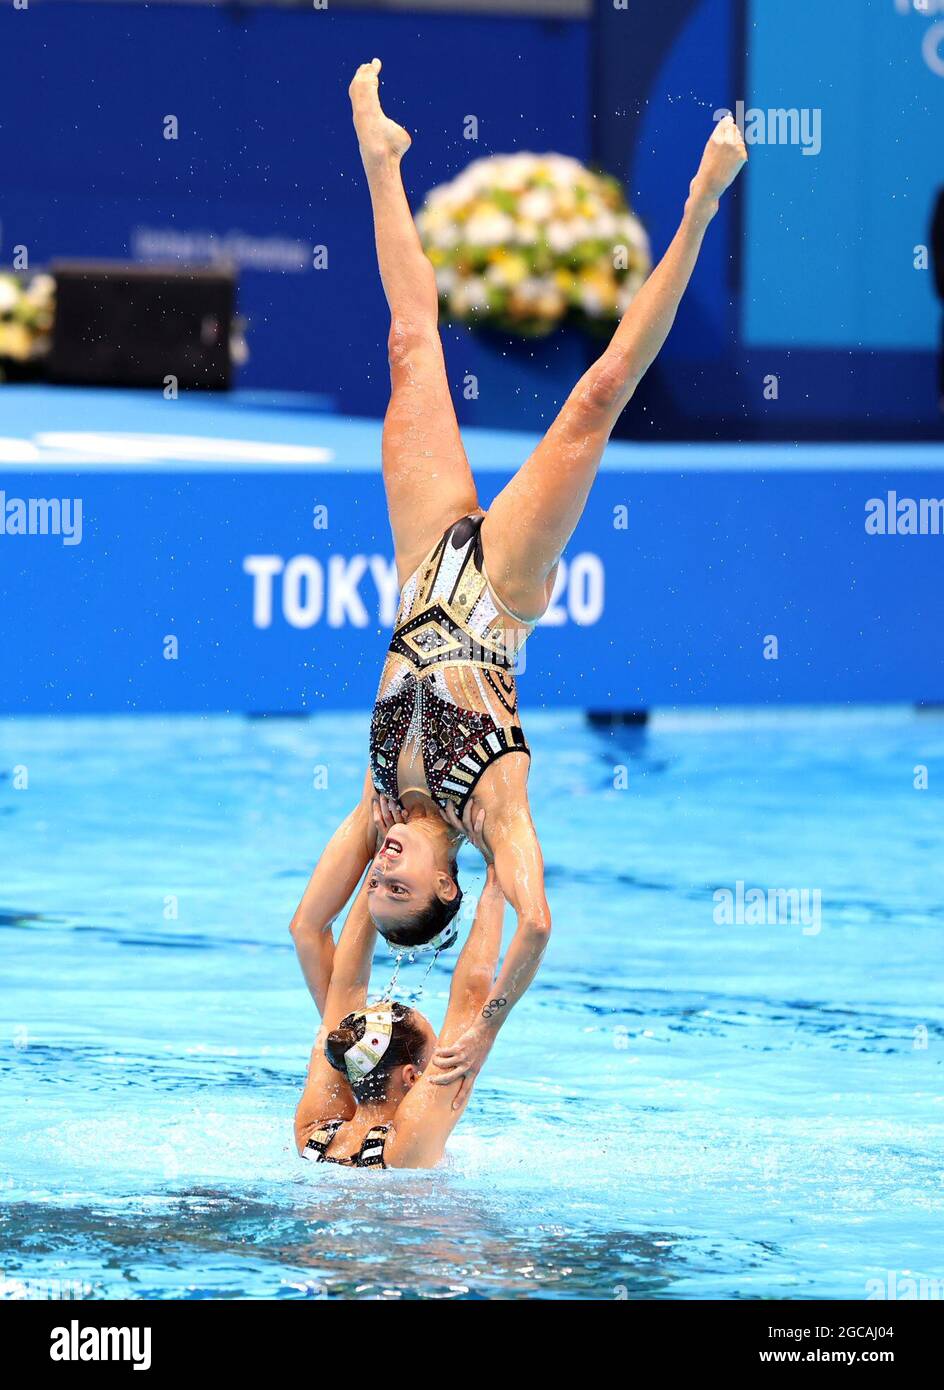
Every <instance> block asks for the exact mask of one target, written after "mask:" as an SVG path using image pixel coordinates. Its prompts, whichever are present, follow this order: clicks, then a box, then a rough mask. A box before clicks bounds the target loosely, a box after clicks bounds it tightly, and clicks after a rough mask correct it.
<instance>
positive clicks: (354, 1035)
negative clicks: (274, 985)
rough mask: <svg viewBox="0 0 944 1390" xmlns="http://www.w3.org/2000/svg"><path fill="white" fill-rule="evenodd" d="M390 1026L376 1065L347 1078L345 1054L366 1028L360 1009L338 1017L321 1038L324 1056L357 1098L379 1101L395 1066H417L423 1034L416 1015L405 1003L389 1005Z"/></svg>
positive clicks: (359, 1038) (419, 1061) (363, 1014)
mask: <svg viewBox="0 0 944 1390" xmlns="http://www.w3.org/2000/svg"><path fill="white" fill-rule="evenodd" d="M390 1014H391V1022H392V1025H393V1026H392V1028H391V1032H390V1042H389V1043H388V1045H387V1050H386V1052H384V1054H383V1056H382V1057H381V1058H380V1060H379V1062H378V1063H377V1065H376V1066H375V1067H374V1068H373V1070H372V1071H369V1072H368V1073H367V1075H366V1076H360V1077H358V1078H357V1079H356V1080H353V1081H352V1080H351V1078H350V1076H349V1075H348V1071H347V1067H346V1065H345V1060H344V1059H345V1056H346V1055H347V1053H348V1052H349V1051H350V1049H351V1048H352V1047H355V1046H356V1045H357V1044H358V1043H359V1042H360V1041H361V1039H362V1038H363V1037H364V1034H365V1033H366V1031H367V1019H366V1017H365V1013H364V1012H358V1013H353V1014H348V1016H347V1018H342V1020H341V1022H340V1023H339V1024H338V1026H337V1028H335V1029H333V1030H332V1031H331V1032H330V1033H329V1034H328V1037H327V1039H326V1041H325V1056H326V1057H327V1059H328V1061H329V1062H330V1063H331V1065H332V1067H334V1069H335V1071H339V1072H340V1073H341V1075H342V1076H343V1077H345V1078H346V1079H347V1080H348V1081H349V1082H350V1085H351V1090H352V1091H353V1092H354V1095H355V1096H356V1098H357V1100H358V1101H365V1100H366V1101H370V1100H383V1099H384V1098H385V1097H386V1094H387V1086H388V1085H389V1083H390V1077H391V1076H392V1075H393V1073H394V1072H395V1071H396V1070H397V1068H398V1067H405V1066H407V1065H412V1066H414V1067H419V1066H421V1065H422V1062H423V1052H424V1049H425V1047H426V1043H427V1034H426V1033H425V1032H424V1031H423V1029H422V1027H421V1026H420V1023H419V1015H417V1014H416V1013H415V1012H414V1011H413V1009H410V1008H407V1006H406V1005H405V1004H391V1005H390Z"/></svg>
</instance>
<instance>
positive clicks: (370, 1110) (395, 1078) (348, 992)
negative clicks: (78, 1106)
mask: <svg viewBox="0 0 944 1390" xmlns="http://www.w3.org/2000/svg"><path fill="white" fill-rule="evenodd" d="M480 847H481V846H480ZM304 906H305V904H304V901H303V904H302V908H300V909H299V914H298V922H297V923H296V932H295V935H296V945H297V946H298V951H299V958H300V961H301V964H302V968H303V970H304V974H305V979H306V982H307V984H308V987H309V989H310V991H311V994H312V997H313V998H314V1000H315V1003H316V1005H317V1007H318V1011H319V1013H320V1014H321V1017H322V1027H321V1029H320V1030H319V1033H318V1037H317V1038H316V1040H315V1045H314V1047H313V1049H312V1053H311V1061H310V1063H309V1066H308V1076H307V1079H306V1081H305V1090H304V1092H303V1094H302V1098H301V1100H300V1101H299V1104H298V1109H297V1111H296V1113H295V1144H296V1147H297V1149H298V1152H299V1153H300V1154H301V1156H302V1157H303V1158H306V1159H310V1160H311V1161H312V1162H314V1163H339V1164H344V1165H345V1166H347V1167H351V1168H433V1167H435V1165H436V1164H437V1163H438V1162H439V1160H440V1159H441V1158H442V1156H443V1151H444V1149H445V1145H446V1140H447V1139H448V1138H449V1135H450V1134H451V1133H452V1130H453V1129H454V1128H455V1126H456V1124H457V1122H458V1121H459V1119H460V1117H461V1115H462V1112H463V1110H464V1109H465V1106H466V1104H467V1102H468V1099H469V1096H470V1094H471V1089H472V1088H471V1084H468V1085H467V1084H466V1082H465V1081H464V1080H463V1081H461V1082H458V1081H453V1082H451V1083H450V1084H449V1085H448V1086H446V1087H443V1086H439V1085H435V1086H434V1085H433V1084H432V1079H431V1072H432V1066H431V1062H432V1056H433V1052H434V1050H435V1048H436V1046H437V1038H436V1034H435V1033H434V1032H433V1029H432V1026H431V1025H430V1023H429V1020H428V1019H426V1018H424V1017H423V1015H422V1014H421V1013H419V1012H418V1011H417V1010H416V1009H411V1008H407V1007H405V1006H404V1005H402V1004H397V1003H393V1002H392V1001H391V1000H380V1001H378V1002H376V1003H373V1004H370V1003H368V1002H367V988H368V982H369V980H370V967H371V960H372V957H373V954H374V943H375V940H376V934H377V929H376V927H375V926H374V923H373V921H372V920H371V917H370V914H369V912H368V909H367V882H366V880H365V882H364V884H363V885H362V887H361V889H360V891H359V892H358V894H357V897H356V898H355V900H354V904H353V906H352V908H351V910H350V912H349V914H348V917H347V921H346V922H345V924H344V930H343V931H342V933H341V937H340V940H339V942H338V944H337V949H335V948H334V942H333V939H332V937H331V933H330V932H329V933H328V934H327V935H324V934H321V933H315V935H314V936H309V935H308V934H307V933H306V931H305V914H304V911H303V909H304ZM504 909H505V899H504V896H503V894H502V891H501V889H500V888H499V886H498V879H497V877H496V874H495V869H494V865H492V864H488V865H487V873H486V880H485V887H484V888H483V890H482V894H481V896H480V898H479V902H478V908H477V911H476V914H475V921H474V923H473V924H472V929H471V931H470V933H469V936H468V939H467V941H466V943H465V945H464V947H463V948H462V951H461V953H460V955H459V959H458V961H457V962H456V967H455V970H454V971H453V974H452V982H451V987H450V990H449V1004H448V1007H447V1009H446V1018H445V1021H444V1023H443V1026H442V1031H441V1033H440V1035H439V1039H438V1045H439V1046H440V1047H448V1046H449V1044H450V1043H451V1042H452V1041H454V1040H455V1039H456V1038H457V1037H459V1036H461V1034H463V1033H464V1032H465V1031H466V1030H467V1029H468V1027H469V1026H470V1024H471V1023H472V1022H473V1021H474V1020H475V1019H476V1018H478V1017H479V1015H480V1014H481V1013H482V1011H483V1010H486V1011H487V1010H488V1008H489V1007H490V1005H491V1004H495V1003H497V1001H496V1000H494V999H493V990H492V983H493V980H494V978H495V967H496V965H497V962H498V955H499V951H500V950H501V934H502V918H503V916H504ZM460 1091H461V1095H460V1094H459V1093H460Z"/></svg>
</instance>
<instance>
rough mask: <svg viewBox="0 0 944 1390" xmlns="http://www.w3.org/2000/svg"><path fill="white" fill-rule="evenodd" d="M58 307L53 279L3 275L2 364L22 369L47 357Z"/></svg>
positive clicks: (0, 312)
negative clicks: (15, 365) (27, 364)
mask: <svg viewBox="0 0 944 1390" xmlns="http://www.w3.org/2000/svg"><path fill="white" fill-rule="evenodd" d="M55 304H56V282H55V280H53V278H52V276H51V275H34V276H32V278H30V279H21V278H20V277H19V276H17V275H0V361H3V360H6V361H7V362H12V363H16V364H17V366H21V365H23V364H25V363H29V362H32V361H34V360H35V359H37V358H40V357H42V356H43V355H44V354H45V353H46V351H47V350H48V348H49V337H50V334H51V333H52V324H53V317H54V315H55Z"/></svg>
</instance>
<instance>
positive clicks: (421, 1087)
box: [384, 865, 505, 1168]
mask: <svg viewBox="0 0 944 1390" xmlns="http://www.w3.org/2000/svg"><path fill="white" fill-rule="evenodd" d="M504 916H505V897H504V894H503V893H502V891H501V888H500V886H499V883H498V877H497V875H496V873H495V870H494V868H493V867H492V866H491V865H489V866H488V870H487V873H486V877H485V887H484V888H483V889H482V895H481V897H480V898H479V902H478V907H477V908H476V912H475V921H474V922H473V924H472V930H471V931H470V932H469V937H468V940H467V941H466V943H465V945H464V946H463V948H462V951H461V954H460V956H459V959H458V960H457V961H456V967H455V970H454V971H453V972H452V985H451V987H450V990H449V1005H448V1008H447V1009H446V1018H445V1021H444V1023H443V1026H442V1029H441V1031H440V1034H439V1040H438V1044H437V1046H443V1045H444V1044H445V1045H448V1044H449V1043H450V1042H452V1041H453V1040H454V1039H455V1038H457V1037H459V1036H460V1035H461V1034H462V1033H463V1032H465V1030H466V1029H467V1028H468V1027H469V1025H470V1024H471V1023H472V1022H473V1021H474V1020H475V1019H476V1018H477V1017H478V1016H479V1014H480V1012H481V1010H482V1009H483V1008H484V1007H485V1005H486V1004H487V1002H488V999H489V996H490V994H491V992H492V981H493V980H494V978H495V967H496V965H497V964H498V957H499V953H500V952H501V939H502V924H503V921H504ZM437 1070H438V1068H437V1067H436V1066H435V1064H434V1063H432V1062H431V1063H430V1065H429V1067H428V1068H427V1070H426V1072H425V1073H424V1074H423V1075H422V1076H421V1077H420V1079H419V1081H417V1083H416V1085H415V1086H414V1087H413V1089H412V1090H411V1091H410V1092H409V1094H408V1095H407V1096H406V1097H405V1099H404V1100H402V1101H401V1102H400V1105H399V1107H398V1109H397V1113H396V1119H395V1121H394V1134H393V1135H392V1136H391V1138H390V1139H389V1140H388V1141H387V1145H386V1148H385V1150H384V1157H385V1158H386V1161H387V1164H388V1166H389V1167H393V1168H432V1167H433V1166H434V1165H435V1164H437V1163H438V1162H439V1160H440V1159H441V1158H442V1155H443V1150H444V1149H445V1146H446V1140H447V1139H448V1138H449V1135H450V1134H451V1133H452V1131H453V1129H454V1128H455V1126H456V1124H457V1122H458V1120H459V1118H460V1116H461V1115H462V1112H463V1110H464V1109H465V1106H466V1103H467V1102H468V1099H469V1096H470V1095H471V1093H472V1087H471V1085H462V1086H460V1084H459V1082H458V1081H456V1082H454V1083H453V1084H452V1085H451V1086H436V1085H433V1084H432V1076H433V1075H434V1074H435V1073H436V1071H437ZM460 1091H461V1100H459V1103H458V1104H456V1101H457V1098H458V1097H459V1095H460Z"/></svg>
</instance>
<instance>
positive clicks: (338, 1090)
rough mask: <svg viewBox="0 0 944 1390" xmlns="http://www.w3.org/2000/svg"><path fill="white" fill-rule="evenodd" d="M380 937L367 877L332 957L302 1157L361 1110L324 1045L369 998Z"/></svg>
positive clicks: (300, 1134) (301, 1106) (301, 1132)
mask: <svg viewBox="0 0 944 1390" xmlns="http://www.w3.org/2000/svg"><path fill="white" fill-rule="evenodd" d="M376 939H377V929H376V927H375V926H374V924H373V922H372V921H371V918H370V913H369V912H368V911H367V879H366V877H365V879H364V882H363V884H362V885H361V888H360V891H359V892H358V894H357V897H356V898H355V899H354V903H353V905H352V907H351V910H350V912H349V913H348V915H347V920H346V921H345V923H344V930H343V931H342V932H341V939H340V941H339V942H338V944H337V948H336V950H335V953H334V968H333V970H332V972H331V980H330V984H329V986H328V989H327V998H326V1000H325V1007H324V1010H323V1013H324V1022H323V1023H322V1025H321V1027H320V1028H319V1029H318V1034H317V1036H316V1038H315V1044H314V1047H313V1048H312V1050H311V1058H310V1060H309V1063H308V1075H307V1077H306V1080H305V1089H304V1091H303V1092H302V1098H301V1100H300V1101H299V1103H298V1109H297V1110H296V1112H295V1145H296V1147H297V1149H298V1152H299V1153H301V1152H302V1150H303V1149H304V1147H305V1145H306V1144H307V1143H308V1140H309V1139H310V1138H311V1135H312V1132H313V1131H314V1130H315V1129H316V1128H317V1127H318V1125H319V1124H321V1123H322V1122H323V1121H324V1120H330V1119H342V1118H343V1119H350V1117H351V1116H352V1115H353V1114H354V1111H355V1109H356V1108H357V1107H356V1104H355V1101H354V1093H353V1092H352V1090H351V1088H350V1086H349V1085H348V1083H347V1081H346V1080H345V1078H344V1077H343V1076H342V1075H341V1074H340V1072H337V1071H335V1069H334V1067H332V1066H331V1063H330V1062H329V1061H328V1059H327V1057H326V1056H325V1054H324V1042H325V1037H326V1036H327V1034H328V1032H329V1031H330V1029H332V1028H337V1026H338V1024H339V1023H340V1022H341V1019H342V1018H344V1017H345V1015H346V1014H349V1013H352V1012H353V1011H354V1010H355V1009H360V1008H363V1006H364V1004H365V1002H366V1000H367V989H368V984H369V982H370V965H371V960H372V958H373V954H374V942H375V941H376Z"/></svg>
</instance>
